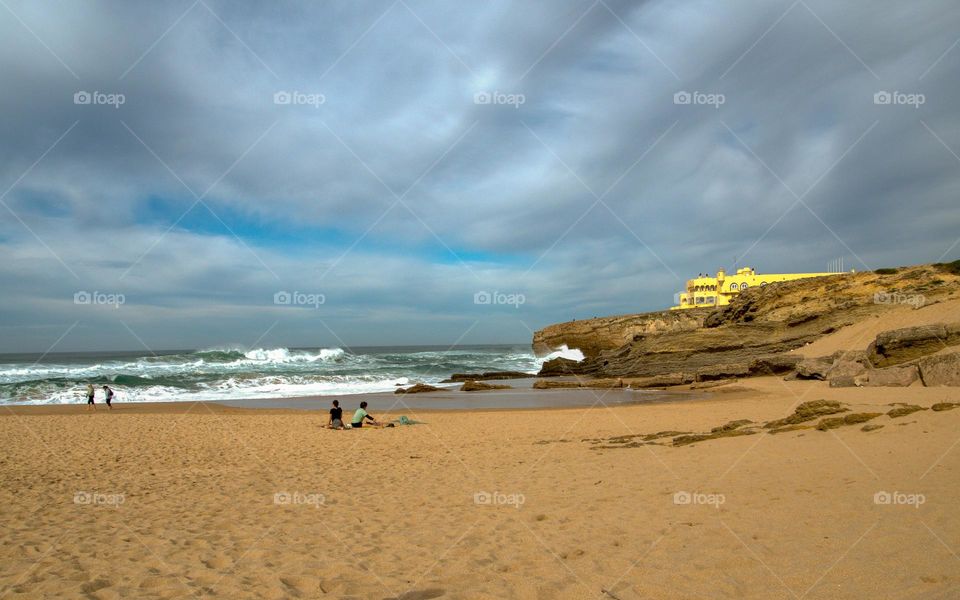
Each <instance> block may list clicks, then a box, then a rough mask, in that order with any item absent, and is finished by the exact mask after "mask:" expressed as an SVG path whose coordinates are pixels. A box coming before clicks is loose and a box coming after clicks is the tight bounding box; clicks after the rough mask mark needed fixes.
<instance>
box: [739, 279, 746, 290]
mask: <svg viewBox="0 0 960 600" xmlns="http://www.w3.org/2000/svg"><path fill="white" fill-rule="evenodd" d="M740 289H741V290H745V289H747V282H746V281H744V282H743V283H741V284H740Z"/></svg>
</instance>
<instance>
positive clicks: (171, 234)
mask: <svg viewBox="0 0 960 600" xmlns="http://www.w3.org/2000/svg"><path fill="white" fill-rule="evenodd" d="M731 4H734V5H735V6H731ZM958 39H960V10H958V9H957V6H956V3H955V1H953V0H942V1H922V0H921V1H918V2H910V3H903V2H896V1H878V0H862V1H856V2H832V1H826V0H798V1H771V0H757V1H746V0H745V1H743V2H737V3H718V2H710V1H707V0H703V1H685V0H681V1H677V0H670V1H667V0H663V1H648V2H638V1H634V2H627V1H618V0H603V1H584V0H576V1H567V0H554V1H551V2H536V3H535V2H501V1H490V2H478V3H453V2H440V1H437V2H426V1H422V0H396V1H390V0H385V1H371V2H355V1H316V2H281V3H268V4H264V3H253V2H236V1H230V2H228V1H225V0H223V1H221V0H196V1H192V0H183V1H179V0H177V1H169V2H164V3H159V2H146V1H144V2H132V1H122V0H113V1H104V2H95V1H82V2H70V1H45V0H29V1H18V0H2V1H0V80H2V85H0V199H2V205H0V215H2V217H0V251H2V260H0V351H4V352H27V351H32V352H43V351H45V350H48V349H50V348H53V349H54V350H57V351H60V350H81V349H143V348H144V347H147V348H151V349H172V348H198V347H212V346H220V345H234V344H239V345H244V346H266V347H270V346H290V347H293V346H308V347H318V346H343V345H371V344H397V343H408V344H445V345H450V344H454V343H457V342H459V343H497V342H526V341H528V340H529V339H530V336H531V330H533V329H537V328H539V327H542V326H544V325H546V324H549V323H551V322H557V321H564V320H568V319H572V318H585V317H592V316H595V315H606V314H616V313H627V312H640V311H647V310H658V309H662V308H665V307H667V306H669V305H670V304H671V303H672V300H673V295H674V293H675V292H676V291H678V290H679V289H680V288H681V287H682V286H683V281H684V280H685V279H686V278H688V277H691V276H695V275H696V274H697V273H699V272H702V271H708V270H709V271H713V270H715V269H717V268H718V267H721V266H724V267H726V268H728V269H729V268H731V267H733V266H734V264H737V263H738V264H740V265H750V266H753V267H755V268H757V269H758V270H760V271H764V272H779V271H787V272H790V271H820V270H824V269H825V268H826V265H827V263H828V261H831V260H834V259H837V258H841V257H842V258H843V259H844V261H845V265H846V267H847V268H855V269H858V270H862V269H874V268H879V267H884V266H891V265H900V264H910V263H920V262H935V261H946V260H956V259H958V258H960V244H958V243H957V241H958V240H957V236H958V235H960V209H958V208H960V206H958V205H960V202H958V195H960V157H958V154H960V113H958V111H957V106H958V105H960V84H958V78H957V71H958V68H960V47H958V46H960V44H958ZM94 292H96V293H94ZM282 292H288V293H289V294H290V295H289V296H284V295H283V294H282ZM293 292H298V294H293ZM482 292H487V293H489V294H490V295H489V296H486V297H481V302H480V303H477V302H476V301H475V295H476V294H478V293H482ZM494 292H496V294H494ZM278 293H281V294H280V296H278V298H279V303H277V302H275V296H276V295H277V294H278ZM75 298H76V299H75ZM77 299H79V301H78V300H77ZM484 299H490V302H489V303H483V302H482V300H484ZM85 300H90V301H89V303H86V302H85ZM285 300H289V301H290V303H289V304H285V303H284V301H285ZM321 301H322V303H321ZM111 303H112V304H111Z"/></svg>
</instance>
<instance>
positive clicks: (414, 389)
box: [393, 383, 443, 394]
mask: <svg viewBox="0 0 960 600" xmlns="http://www.w3.org/2000/svg"><path fill="white" fill-rule="evenodd" d="M441 389H443V388H438V387H436V386H432V385H429V384H427V383H415V384H413V385H411V386H410V387H408V388H397V389H395V390H394V391H393V393H394V394H421V393H423V392H439V391H440V390H441Z"/></svg>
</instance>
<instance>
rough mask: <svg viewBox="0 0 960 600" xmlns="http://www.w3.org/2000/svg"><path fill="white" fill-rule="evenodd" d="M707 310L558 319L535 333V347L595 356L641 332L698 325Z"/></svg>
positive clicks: (539, 350)
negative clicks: (566, 349)
mask: <svg viewBox="0 0 960 600" xmlns="http://www.w3.org/2000/svg"><path fill="white" fill-rule="evenodd" d="M707 314H709V311H707V312H704V311H702V310H690V311H670V310H665V311H660V312H652V313H642V314H636V315H619V316H615V317H599V318H596V319H585V320H583V321H570V322H568V323H559V324H556V325H550V326H548V327H544V328H543V329H541V330H539V331H537V332H536V333H534V334H533V350H534V352H535V353H536V354H537V355H538V356H544V355H547V354H550V352H552V351H553V350H555V349H557V348H559V347H560V346H563V345H566V346H567V347H569V348H577V349H579V350H580V351H581V352H583V354H584V356H586V357H588V358H592V357H596V356H598V355H599V354H600V352H602V351H604V350H614V349H616V348H619V347H621V346H623V345H624V344H626V343H628V342H630V341H631V340H632V339H633V338H634V337H635V336H638V335H651V334H658V333H667V332H677V331H692V330H696V329H699V328H700V327H702V326H703V319H704V317H706V316H707Z"/></svg>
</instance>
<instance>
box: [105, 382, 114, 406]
mask: <svg viewBox="0 0 960 600" xmlns="http://www.w3.org/2000/svg"><path fill="white" fill-rule="evenodd" d="M103 395H104V396H105V397H106V400H107V408H109V409H111V410H113V405H112V404H110V403H111V402H113V390H112V389H110V386H109V385H105V386H103Z"/></svg>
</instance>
